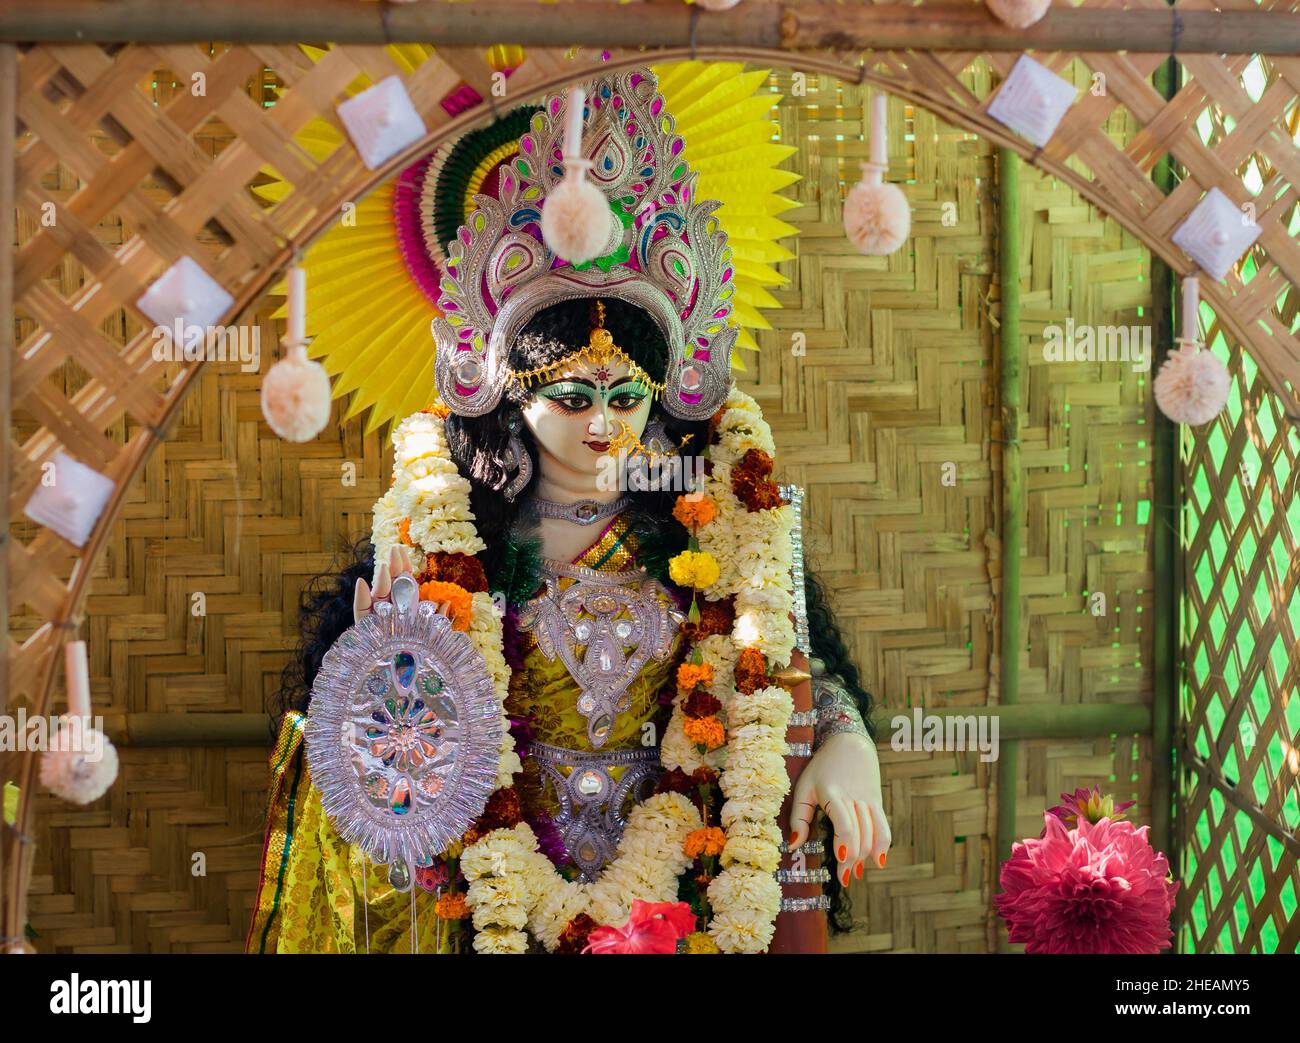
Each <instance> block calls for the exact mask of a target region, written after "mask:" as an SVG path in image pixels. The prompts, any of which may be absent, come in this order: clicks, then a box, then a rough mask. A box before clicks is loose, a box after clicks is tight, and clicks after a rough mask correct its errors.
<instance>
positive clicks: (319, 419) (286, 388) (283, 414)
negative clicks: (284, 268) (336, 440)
mask: <svg viewBox="0 0 1300 1043" xmlns="http://www.w3.org/2000/svg"><path fill="white" fill-rule="evenodd" d="M306 342H307V272H306V271H305V270H304V269H302V268H299V267H294V268H290V269H289V330H288V333H287V334H286V336H285V338H284V344H285V348H286V351H285V355H284V358H282V359H281V360H280V361H279V362H277V363H276V364H275V365H274V366H272V367H271V368H270V370H269V371H268V372H267V374H266V376H265V377H263V378H262V416H264V417H265V418H266V422H267V424H268V425H270V428H271V430H272V431H274V432H275V433H276V434H277V435H279V436H280V437H281V438H283V439H284V440H285V441H288V442H307V441H310V440H311V439H313V438H315V437H316V436H317V435H318V434H320V433H321V432H322V431H323V430H325V425H326V424H328V423H329V419H330V378H329V374H328V373H326V372H325V367H324V366H322V365H321V364H320V363H319V362H312V361H311V360H310V359H309V358H307V347H306Z"/></svg>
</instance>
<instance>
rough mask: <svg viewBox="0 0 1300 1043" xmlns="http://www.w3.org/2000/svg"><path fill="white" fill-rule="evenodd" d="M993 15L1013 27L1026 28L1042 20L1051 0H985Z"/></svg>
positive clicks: (1050, 4)
mask: <svg viewBox="0 0 1300 1043" xmlns="http://www.w3.org/2000/svg"><path fill="white" fill-rule="evenodd" d="M985 6H986V7H988V9H989V11H990V12H992V14H993V17H994V18H996V19H997V20H998V21H1000V22H1002V23H1003V24H1004V25H1009V26H1011V28H1013V29H1028V28H1029V27H1030V26H1031V25H1033V24H1034V23H1035V22H1039V21H1042V18H1043V15H1045V14H1047V10H1048V8H1050V7H1051V6H1052V0H985Z"/></svg>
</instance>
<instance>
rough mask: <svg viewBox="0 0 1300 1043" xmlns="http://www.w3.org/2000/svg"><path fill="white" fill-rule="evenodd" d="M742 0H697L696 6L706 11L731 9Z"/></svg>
mask: <svg viewBox="0 0 1300 1043" xmlns="http://www.w3.org/2000/svg"><path fill="white" fill-rule="evenodd" d="M738 3H740V0H695V6H696V7H702V8H704V10H706V11H730V10H731V9H732V8H733V7H735V6H736V5H737V4H738Z"/></svg>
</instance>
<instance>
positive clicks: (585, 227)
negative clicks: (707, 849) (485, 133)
mask: <svg viewBox="0 0 1300 1043" xmlns="http://www.w3.org/2000/svg"><path fill="white" fill-rule="evenodd" d="M584 101H585V92H584V91H583V89H582V88H581V87H570V88H569V91H568V101H567V108H566V110H565V116H566V120H567V122H566V124H565V128H564V178H563V180H561V181H560V183H559V184H558V185H556V186H555V187H554V188H553V189H551V191H550V192H548V193H547V194H546V200H545V202H544V203H543V204H542V239H543V241H544V242H545V243H546V246H547V248H548V249H550V251H551V252H552V253H554V254H555V255H556V256H557V257H559V258H560V259H561V260H563V261H568V262H569V263H570V264H585V263H586V262H587V261H590V260H591V259H592V258H593V257H601V256H603V255H604V254H607V253H609V252H611V251H612V250H614V249H615V248H616V247H617V246H618V244H619V241H620V239H621V237H622V232H623V228H622V225H621V224H619V223H618V222H617V221H616V220H615V218H614V215H613V212H612V211H611V210H610V208H609V203H608V202H607V201H606V199H605V195H604V193H603V192H601V190H600V189H598V188H597V187H596V186H595V185H593V184H592V183H591V181H589V180H588V178H587V171H588V170H590V169H591V168H592V166H593V164H592V161H591V160H589V159H587V158H586V157H585V156H584V155H583V154H582V120H583V105H584Z"/></svg>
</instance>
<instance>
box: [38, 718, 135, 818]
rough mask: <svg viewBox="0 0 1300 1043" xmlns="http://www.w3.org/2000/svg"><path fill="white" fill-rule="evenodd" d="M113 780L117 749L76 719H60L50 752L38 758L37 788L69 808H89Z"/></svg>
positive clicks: (115, 774)
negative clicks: (62, 800)
mask: <svg viewBox="0 0 1300 1043" xmlns="http://www.w3.org/2000/svg"><path fill="white" fill-rule="evenodd" d="M84 720H88V718H86V719H84ZM116 778H117V749H116V748H115V747H114V746H113V744H112V743H111V742H109V741H108V738H107V736H105V735H104V734H103V733H102V732H100V731H98V730H97V729H95V728H92V727H91V726H90V725H89V724H83V723H81V722H80V721H78V720H77V719H76V718H71V717H68V716H63V717H60V718H59V728H58V730H57V731H56V732H55V733H54V735H53V736H52V737H51V739H50V748H49V749H48V750H46V751H45V752H44V753H43V754H41V785H43V786H44V787H45V788H46V789H48V790H49V791H50V792H52V793H53V794H55V796H58V797H62V798H63V799H64V800H66V801H69V802H71V803H73V804H89V803H91V802H92V801H96V800H98V799H99V798H100V797H102V796H103V795H104V794H105V793H107V792H108V787H109V786H111V785H113V781H114V780H115V779H116Z"/></svg>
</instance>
